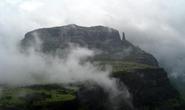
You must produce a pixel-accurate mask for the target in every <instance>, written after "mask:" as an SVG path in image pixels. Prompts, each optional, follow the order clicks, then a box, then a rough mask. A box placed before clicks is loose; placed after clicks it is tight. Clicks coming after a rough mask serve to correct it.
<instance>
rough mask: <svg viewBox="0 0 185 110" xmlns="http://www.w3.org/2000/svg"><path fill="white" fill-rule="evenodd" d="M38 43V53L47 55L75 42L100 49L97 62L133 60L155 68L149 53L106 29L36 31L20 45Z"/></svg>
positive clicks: (101, 27) (59, 28)
mask: <svg viewBox="0 0 185 110" xmlns="http://www.w3.org/2000/svg"><path fill="white" fill-rule="evenodd" d="M39 40H40V41H39ZM38 42H40V43H41V50H42V51H43V52H46V53H48V52H52V53H53V52H54V53H55V52H56V51H57V50H58V49H61V50H62V49H64V48H66V47H67V46H68V44H69V43H75V44H78V45H80V46H83V47H88V48H90V49H97V50H99V51H100V52H101V54H98V55H97V56H96V57H95V58H96V59H97V60H122V61H134V62H138V63H143V64H149V65H153V66H158V62H157V60H156V59H155V58H154V57H153V56H152V55H151V54H149V53H146V52H144V51H143V50H141V49H140V48H138V47H136V46H134V45H132V44H131V43H130V42H129V41H127V40H126V39H125V36H124V33H123V39H122V40H121V38H120V34H119V32H118V31H117V30H115V29H112V28H109V27H104V26H93V27H81V26H77V25H74V24H73V25H66V26H61V27H53V28H42V29H37V30H34V31H31V32H28V33H27V34H26V35H25V38H24V39H23V40H22V45H23V46H24V47H29V46H31V45H32V46H33V45H34V46H35V45H36V44H35V43H38Z"/></svg>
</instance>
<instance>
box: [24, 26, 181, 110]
mask: <svg viewBox="0 0 185 110" xmlns="http://www.w3.org/2000/svg"><path fill="white" fill-rule="evenodd" d="M123 35H124V34H123ZM37 42H40V44H41V49H40V50H39V51H41V52H44V53H46V54H50V53H52V54H53V53H54V54H55V53H56V52H57V51H58V50H61V51H62V50H63V49H65V48H66V47H68V44H69V43H75V44H78V45H80V46H82V47H87V48H90V49H95V50H100V51H101V54H98V55H96V56H95V58H94V60H95V61H98V62H100V65H104V64H110V65H112V67H113V72H112V75H111V77H114V78H116V79H118V80H119V81H120V82H121V83H124V84H125V85H126V86H127V88H128V90H129V92H130V93H131V96H132V103H133V106H134V107H130V106H128V105H127V104H126V102H124V100H123V101H122V100H121V101H120V103H119V104H117V106H118V108H116V109H115V110H122V109H125V110H176V109H177V110H180V109H181V110H183V108H182V106H181V99H180V98H179V97H180V96H179V93H178V91H176V89H174V88H173V86H172V85H171V84H170V81H169V79H168V77H167V73H166V72H165V71H164V70H163V69H161V68H160V67H159V66H158V62H157V60H156V59H155V58H154V57H153V56H152V55H151V54H149V53H146V52H144V51H143V50H141V49H140V48H138V47H136V46H134V45H133V44H131V43H130V42H129V41H127V40H126V39H125V37H123V39H122V40H121V39H120V35H119V32H118V31H117V30H115V29H112V28H108V27H103V26H94V27H81V26H77V25H67V26H62V27H54V28H42V29H37V30H34V31H31V32H28V33H27V34H26V35H25V38H24V39H23V40H22V41H21V46H22V47H23V48H24V49H27V48H29V47H30V46H34V45H35V44H36V43H37ZM76 95H77V96H76V98H77V99H76V100H77V103H78V104H77V105H78V107H79V106H80V107H82V108H83V109H84V110H109V109H110V110H113V109H111V108H110V107H109V106H110V102H109V101H108V97H107V93H106V91H104V90H103V89H102V88H100V87H95V88H93V89H92V88H91V89H89V88H86V87H85V88H84V87H80V89H79V91H78V92H77V94H76Z"/></svg>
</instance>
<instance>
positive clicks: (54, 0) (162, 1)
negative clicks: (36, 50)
mask: <svg viewBox="0 0 185 110" xmlns="http://www.w3.org/2000/svg"><path fill="white" fill-rule="evenodd" d="M184 6H185V0H1V1H0V44H1V47H0V49H1V48H2V47H8V46H13V45H14V43H15V42H16V41H18V40H20V39H22V38H23V37H24V34H25V33H26V32H28V31H30V30H33V29H36V28H41V27H53V26H61V25H66V24H77V25H83V26H92V25H105V26H110V27H113V28H116V29H118V30H119V31H123V32H125V34H126V39H128V40H129V41H131V42H132V43H134V44H135V45H138V46H139V47H141V48H142V49H144V50H146V51H147V52H150V53H152V54H153V55H154V56H155V57H156V58H157V59H158V61H159V62H160V64H161V66H163V67H165V68H166V69H167V70H168V71H169V73H170V74H172V75H173V76H180V77H181V76H183V75H184V74H185V36H184V35H185V8H184ZM0 53H1V52H0Z"/></svg>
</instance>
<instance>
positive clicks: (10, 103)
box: [0, 86, 76, 107]
mask: <svg viewBox="0 0 185 110" xmlns="http://www.w3.org/2000/svg"><path fill="white" fill-rule="evenodd" d="M75 93H76V91H74V90H73V89H65V88H52V89H48V88H45V87H42V86H40V87H39V88H38V87H37V88H32V87H16V88H4V89H3V90H2V94H1V97H0V107H17V106H25V105H27V104H32V105H47V104H50V103H55V102H61V103H62V102H66V101H71V100H74V99H75V98H76V95H75Z"/></svg>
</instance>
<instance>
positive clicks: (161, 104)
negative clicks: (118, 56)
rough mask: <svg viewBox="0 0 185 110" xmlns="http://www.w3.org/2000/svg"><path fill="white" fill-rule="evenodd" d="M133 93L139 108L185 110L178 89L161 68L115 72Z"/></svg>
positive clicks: (139, 109)
mask: <svg viewBox="0 0 185 110" xmlns="http://www.w3.org/2000/svg"><path fill="white" fill-rule="evenodd" d="M113 77H116V78H118V79H120V80H121V81H122V82H124V83H125V85H126V86H127V87H128V89H129V91H130V92H131V94H132V95H133V104H134V107H136V108H137V109H138V110H183V109H182V108H181V105H180V103H181V98H180V94H179V93H178V91H177V90H176V89H175V88H174V87H173V86H172V85H171V84H170V81H169V79H168V76H167V73H166V72H165V71H164V69H161V68H153V69H151V68H148V69H136V70H134V71H130V72H121V71H120V72H115V73H113Z"/></svg>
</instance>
